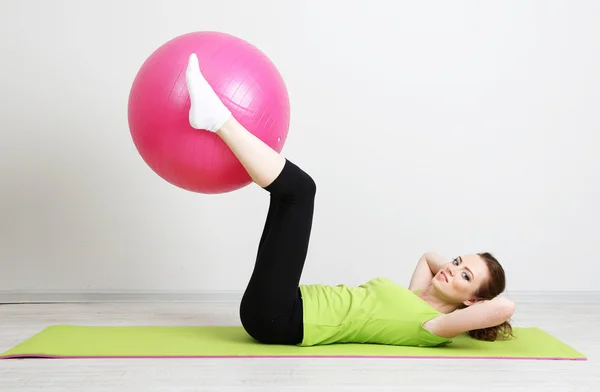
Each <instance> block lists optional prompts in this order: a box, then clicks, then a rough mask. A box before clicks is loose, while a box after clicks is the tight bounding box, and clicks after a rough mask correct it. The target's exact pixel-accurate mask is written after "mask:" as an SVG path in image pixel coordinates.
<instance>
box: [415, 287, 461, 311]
mask: <svg viewBox="0 0 600 392" xmlns="http://www.w3.org/2000/svg"><path fill="white" fill-rule="evenodd" d="M417 296H419V297H420V298H421V299H422V300H423V301H425V302H427V303H428V304H429V305H431V307H432V308H434V309H435V310H437V311H438V312H440V313H451V312H453V311H455V310H456V309H458V307H459V305H457V304H453V303H449V302H447V301H446V300H445V299H443V298H440V297H439V296H437V295H436V292H435V290H434V289H433V286H429V287H427V288H426V289H425V290H423V291H421V292H419V293H417Z"/></svg>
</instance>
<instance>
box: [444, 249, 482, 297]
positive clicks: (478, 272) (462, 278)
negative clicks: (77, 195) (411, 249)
mask: <svg viewBox="0 0 600 392" xmlns="http://www.w3.org/2000/svg"><path fill="white" fill-rule="evenodd" d="M489 276H490V272H489V270H488V267H487V265H486V264H485V261H484V260H483V259H482V258H481V257H480V256H479V255H476V254H473V255H464V256H458V257H457V258H455V259H454V260H452V261H451V262H449V263H448V264H446V265H445V266H444V267H442V268H441V269H440V270H439V271H438V273H437V274H436V275H435V276H434V277H433V279H432V285H433V288H434V290H435V291H436V293H437V294H438V296H439V297H440V298H442V299H444V300H445V301H447V302H448V303H452V304H461V303H462V304H464V305H467V306H468V305H472V303H473V302H476V301H477V299H476V298H475V293H476V292H477V291H478V290H479V287H480V286H481V285H482V284H483V283H485V282H486V281H487V279H489Z"/></svg>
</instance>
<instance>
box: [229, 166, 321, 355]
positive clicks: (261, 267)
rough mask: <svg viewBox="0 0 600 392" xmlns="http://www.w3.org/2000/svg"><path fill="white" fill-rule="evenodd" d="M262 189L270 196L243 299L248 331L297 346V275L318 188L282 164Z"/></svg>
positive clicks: (299, 302)
mask: <svg viewBox="0 0 600 392" xmlns="http://www.w3.org/2000/svg"><path fill="white" fill-rule="evenodd" d="M264 189H266V190H267V191H268V192H269V193H270V194H271V201H270V205H269V212H268V215H267V220H266V223H265V228H264V230H263V233H262V237H261V239H260V243H259V245H258V254H257V257H256V264H255V266H254V271H253V272H252V276H251V278H250V282H249V283H248V287H247V288H246V291H245V292H244V296H243V297H242V302H241V306H240V318H241V322H242V325H243V326H244V328H245V330H246V332H248V334H249V335H250V336H252V337H253V338H254V339H256V340H258V341H260V342H262V343H267V344H293V345H295V344H298V343H300V342H301V341H302V339H303V334H304V331H303V323H302V315H303V312H302V296H301V295H300V288H299V284H300V276H301V275H302V269H303V268H304V261H305V259H306V254H307V252H308V242H309V238H310V232H311V228H312V220H313V211H314V199H315V193H316V184H315V182H314V180H313V179H312V178H311V177H310V176H309V175H308V174H306V173H305V172H304V171H303V170H302V169H300V168H299V167H298V166H296V165H295V164H293V163H292V162H290V161H289V160H286V163H285V166H284V167H283V170H282V172H281V173H280V174H279V176H278V177H277V178H276V179H275V181H273V182H272V183H271V184H270V185H269V186H267V187H266V188H264Z"/></svg>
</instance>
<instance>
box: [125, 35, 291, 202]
mask: <svg viewBox="0 0 600 392" xmlns="http://www.w3.org/2000/svg"><path fill="white" fill-rule="evenodd" d="M191 53H196V54H197V56H198V60H199V63H200V70H201V71H202V74H203V75H204V77H205V78H206V80H207V81H208V83H209V84H210V85H211V87H212V88H213V89H214V90H215V91H216V93H217V95H218V96H219V97H220V98H221V101H222V102H223V103H224V104H225V106H227V108H228V109H229V110H230V111H231V113H232V115H233V116H234V117H235V118H236V119H237V120H238V121H239V122H240V123H241V124H242V125H243V126H244V127H245V128H246V129H248V131H250V132H251V133H253V134H254V135H255V136H257V137H258V138H259V139H261V140H262V141H263V142H265V143H266V144H267V145H269V146H270V147H271V148H272V149H274V150H275V151H277V152H281V150H282V149H283V146H284V144H285V141H286V138H287V134H288V128H289V122H290V102H289V97H288V92H287V89H286V86H285V83H284V81H283V78H282V77H281V75H280V73H279V71H278V70H277V68H276V67H275V66H274V65H273V63H272V62H271V61H270V60H269V59H268V58H267V56H266V55H265V54H264V53H262V52H261V51H260V50H259V49H257V48H256V47H255V46H253V45H251V44H250V43H248V42H246V41H244V40H242V39H240V38H237V37H234V36H232V35H229V34H225V33H219V32H194V33H189V34H185V35H182V36H179V37H176V38H174V39H172V40H170V41H168V42H167V43H165V44H164V45H162V46H161V47H159V48H158V49H157V50H156V51H154V52H153V53H152V54H151V55H150V57H149V58H148V59H147V60H146V61H145V62H144V63H143V64H142V66H141V68H140V70H139V71H138V73H137V75H136V77H135V79H134V81H133V85H132V87H131V91H130V95H129V104H128V120H129V129H130V131H131V136H132V138H133V142H134V144H135V146H136V148H137V150H138V152H139V153H140V155H141V157H142V159H143V160H144V161H145V162H146V164H147V165H148V166H149V167H150V168H151V169H152V170H153V171H154V172H155V173H156V174H158V175H159V176H160V177H162V178H163V179H164V180H166V181H168V182H169V183H171V184H173V185H175V186H178V187H180V188H182V189H186V190H189V191H192V192H198V193H206V194H214V193H225V192H231V191H234V190H237V189H240V188H242V187H244V186H246V185H248V184H250V183H251V182H252V180H251V178H250V176H249V175H248V174H247V173H246V170H245V169H244V168H243V166H242V165H241V163H240V162H239V161H238V159H237V158H236V157H235V155H234V154H233V153H232V152H231V150H230V149H229V147H228V146H227V145H226V144H225V143H224V142H223V140H222V139H221V138H220V137H219V136H218V135H216V134H215V133H212V132H209V131H205V130H198V129H194V128H192V127H191V126H190V124H189V120H188V113H189V109H190V99H189V94H188V90H187V85H186V81H185V69H186V67H187V64H188V58H189V56H190V54H191Z"/></svg>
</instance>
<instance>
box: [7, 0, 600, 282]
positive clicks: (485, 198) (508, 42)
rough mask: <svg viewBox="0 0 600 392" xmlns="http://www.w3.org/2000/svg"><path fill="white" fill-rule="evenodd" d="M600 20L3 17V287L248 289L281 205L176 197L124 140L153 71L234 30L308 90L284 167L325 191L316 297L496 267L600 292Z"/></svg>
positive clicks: (184, 11) (47, 12)
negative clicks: (480, 262)
mask: <svg viewBox="0 0 600 392" xmlns="http://www.w3.org/2000/svg"><path fill="white" fill-rule="evenodd" d="M138 3H139V5H138ZM599 19H600V7H599V5H598V2H596V1H594V0H589V1H578V2H572V1H568V0H565V1H537V2H533V1H510V2H509V1H503V2H494V3H493V4H492V3H491V2H480V1H468V2H467V1H453V2H445V1H438V2H416V1H393V2H392V1H386V0H380V1H374V0H370V1H342V0H337V1H321V0H311V1H293V2H292V1H278V0H271V1H269V0H253V1H242V0H237V1H201V0H194V1H178V2H175V1H167V0H164V1H160V0H149V1H145V2H144V3H143V5H142V3H141V2H138V1H134V0H132V1H126V2H125V1H124V2H122V3H121V2H120V1H116V0H114V1H106V0H103V1H78V0H64V1H44V0H37V1H33V0H29V1H21V0H8V1H7V0H4V1H3V6H2V10H1V12H0V53H1V61H0V102H1V105H0V132H2V142H1V143H0V181H1V184H2V185H1V186H2V190H1V193H0V289H4V290H37V291H44V290H48V291H52V290H65V291H79V290H82V291H117V292H118V291H126V290H127V291H129V290H134V291H135V290H142V291H151V290H167V291H170V290H174V291H186V290H189V291H202V290H211V291H212V290H242V289H243V288H244V286H245V284H246V282H247V280H248V278H249V276H250V273H251V270H252V265H253V258H254V255H255V251H256V244H257V241H258V238H259V235H260V232H261V230H262V225H263V222H264V216H265V213H266V209H267V203H268V197H267V194H266V193H265V192H264V191H262V190H260V189H258V188H257V187H255V186H251V187H248V188H245V189H243V190H240V191H237V192H234V193H230V194H226V195H219V196H206V195H199V194H193V193H189V192H186V191H183V190H180V189H178V188H175V187H173V186H171V185H169V184H168V183H166V182H165V181H163V180H162V179H160V178H159V177H158V176H156V175H155V174H154V173H153V172H152V171H151V170H150V169H149V168H148V167H147V166H146V165H145V164H144V163H143V161H142V159H141V158H140V156H139V155H138V154H137V151H136V150H135V147H134V145H133V143H132V141H131V137H130V135H129V130H128V126H127V98H128V93H129V88H130V86H131V82H132V80H133V78H134V76H135V74H136V72H137V70H138V69H139V66H140V65H141V64H142V62H143V61H144V60H145V59H146V57H147V56H148V55H149V54H150V53H151V52H152V51H153V50H154V49H156V48H157V47H158V46H160V45H161V44H163V43H164V42H166V41H167V40H169V39H171V38H173V37H175V36H177V35H180V34H184V33H187V32H190V31H196V30H220V31H224V32H229V33H232V34H235V35H238V36H240V37H242V38H245V39H247V40H249V41H250V42H252V43H254V44H255V45H257V46H258V47H260V48H261V49H262V50H263V51H264V52H265V53H267V54H268V56H269V57H270V58H271V59H272V60H273V61H274V62H275V64H276V65H277V66H278V67H279V69H280V71H281V73H282V74H283V76H284V78H285V80H286V82H287V85H288V88H289V92H290V97H291V102H292V111H293V113H292V126H291V130H290V136H289V139H288V142H287V144H286V148H285V149H284V153H285V154H286V155H287V156H288V157H290V159H292V160H294V161H295V162H296V163H297V164H299V165H300V166H302V167H303V168H305V170H306V171H308V172H309V173H311V174H312V175H313V177H314V178H315V180H316V181H317V183H318V186H319V191H318V196H317V206H316V216H315V227H314V230H313V238H312V245H311V249H310V252H309V260H308V262H307V265H306V270H305V274H304V278H303V282H304V283H331V284H338V283H347V284H359V283H362V282H364V281H366V280H368V279H370V278H372V277H374V276H379V275H385V276H389V277H390V278H393V279H396V280H398V281H399V282H406V283H408V280H409V279H410V275H411V273H412V269H413V267H414V265H415V263H416V261H417V259H418V258H419V256H420V255H421V254H422V253H423V252H424V251H427V250H437V251H439V252H440V253H442V254H445V255H447V256H449V257H450V256H455V255H456V254H459V253H468V252H476V251H492V252H493V253H495V254H496V255H497V256H498V257H499V258H500V260H501V261H503V263H504V265H505V268H506V270H507V273H508V280H509V282H508V290H509V292H510V291H529V290H535V291H537V290H550V291H566V290H590V291H591V290H597V289H598V285H597V282H598V276H599V274H600V269H599V268H598V263H599V261H598V257H596V256H597V253H598V252H597V247H596V246H594V240H597V238H598V229H597V222H598V218H600V210H599V207H598V203H597V200H598V195H599V191H600V180H599V176H598V169H599V160H598V158H597V156H596V155H595V154H594V153H595V151H596V150H597V148H598V141H599V140H598V136H597V132H599V131H600V117H599V116H598V110H599V109H598V108H599V107H600V95H599V91H600V76H599V73H598V70H599V69H600V54H599V52H600V46H599V44H598V43H599V42H600V24H598V23H597V21H598V20H599Z"/></svg>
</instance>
